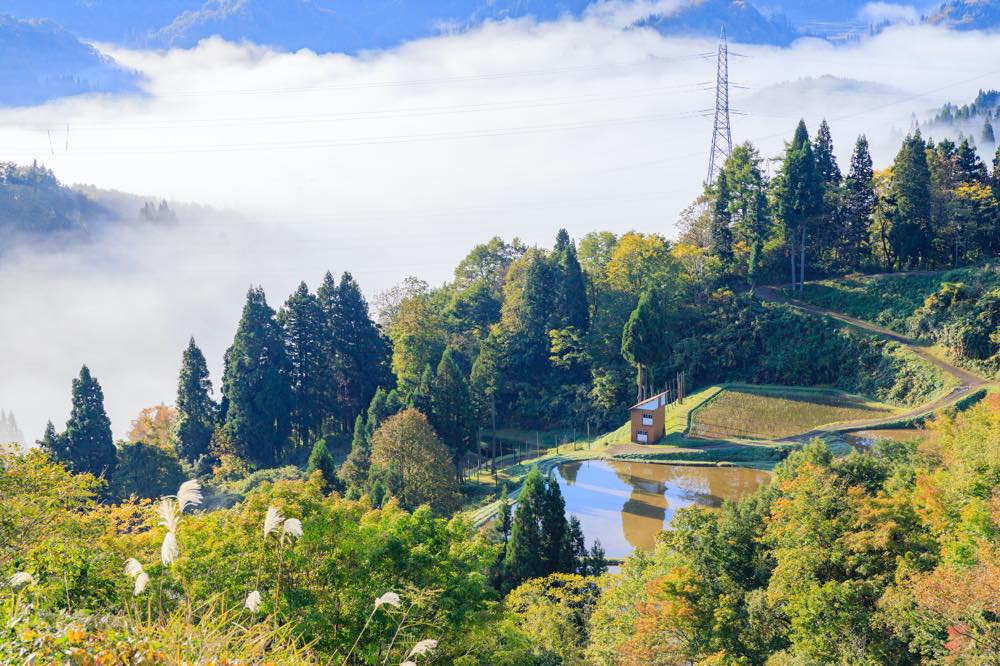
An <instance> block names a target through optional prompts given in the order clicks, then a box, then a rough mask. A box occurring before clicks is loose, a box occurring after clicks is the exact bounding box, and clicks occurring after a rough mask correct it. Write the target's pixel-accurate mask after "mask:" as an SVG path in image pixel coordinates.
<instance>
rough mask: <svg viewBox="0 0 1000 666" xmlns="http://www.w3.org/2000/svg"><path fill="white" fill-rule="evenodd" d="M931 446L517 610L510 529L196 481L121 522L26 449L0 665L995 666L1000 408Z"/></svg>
mask: <svg viewBox="0 0 1000 666" xmlns="http://www.w3.org/2000/svg"><path fill="white" fill-rule="evenodd" d="M930 430H931V433H932V435H933V436H931V437H928V438H927V439H926V440H925V441H924V442H923V443H921V444H920V445H917V444H915V443H893V442H888V441H885V442H880V443H879V444H877V445H876V446H875V447H874V449H873V450H872V451H871V452H870V453H866V454H860V453H853V454H851V455H849V456H846V457H843V458H834V457H832V456H831V454H830V452H829V450H828V449H827V448H826V447H825V445H823V444H821V443H814V444H811V445H809V446H807V447H806V448H804V449H802V450H800V451H796V452H793V453H792V454H791V455H790V456H789V457H788V459H787V460H786V461H785V462H783V463H781V464H780V465H779V466H778V467H777V469H776V472H775V475H774V478H773V481H772V483H771V484H770V485H768V486H766V487H764V488H762V489H761V490H759V491H758V492H757V493H755V494H753V495H751V496H748V497H744V498H743V499H741V500H740V501H738V502H734V503H726V504H725V505H724V506H723V508H722V509H721V510H709V509H702V508H691V509H685V510H682V511H680V512H679V513H678V516H677V517H676V518H675V520H674V523H673V526H674V530H672V531H671V532H665V533H663V534H662V535H661V538H660V540H659V545H658V546H657V548H656V549H655V551H653V552H651V553H641V552H640V553H636V554H635V555H633V556H632V557H630V558H629V559H628V560H627V561H626V562H625V564H624V565H623V567H622V570H621V573H618V574H600V575H596V576H594V575H590V574H591V573H592V572H591V571H589V570H588V569H587V568H586V567H584V568H583V569H581V570H580V572H577V573H570V572H564V571H565V570H563V572H559V571H558V569H560V568H562V567H561V565H556V564H552V565H551V566H552V567H554V568H555V569H556V570H557V573H552V574H545V572H544V571H542V570H539V571H538V572H537V574H538V575H541V576H542V577H540V578H533V579H530V580H527V582H525V583H524V584H523V585H520V586H518V587H516V588H515V589H513V590H512V591H511V592H510V593H509V594H508V595H507V596H506V598H505V599H504V600H501V597H500V596H499V594H498V593H497V592H496V591H495V589H494V588H493V587H491V585H490V584H489V578H490V575H491V572H492V571H495V567H496V564H497V561H498V560H497V557H498V554H499V552H501V548H502V546H501V545H500V543H501V540H502V538H503V535H504V533H505V530H504V529H503V528H494V527H489V528H485V529H484V530H482V531H481V532H479V533H477V531H476V530H474V529H472V527H471V524H470V523H469V522H467V521H465V520H463V519H461V518H455V519H451V520H447V519H444V518H435V517H434V516H433V513H432V512H431V511H430V510H429V509H426V508H423V509H418V510H416V511H414V512H412V513H411V512H408V511H405V510H403V509H402V508H400V507H399V505H398V504H397V503H396V502H395V501H393V502H389V503H387V504H386V505H384V506H383V507H382V508H374V507H372V505H371V504H370V501H369V499H368V498H367V497H365V498H362V499H361V500H359V501H353V500H346V499H342V498H341V497H339V496H338V495H337V494H332V495H327V494H325V493H324V491H323V487H324V483H323V480H322V473H321V472H317V473H316V474H315V475H314V476H313V477H311V478H310V479H308V480H301V481H283V482H279V483H275V484H273V485H272V484H264V485H262V486H261V487H259V488H258V489H256V490H254V491H253V492H252V493H251V494H250V495H249V496H248V497H247V499H246V500H245V501H244V502H242V503H240V504H239V505H237V506H235V507H233V508H231V509H227V510H216V511H209V512H202V511H200V510H199V508H198V506H199V503H200V502H201V501H202V498H201V497H200V495H201V493H200V492H199V489H198V487H197V485H196V484H195V485H192V484H190V483H185V484H184V485H183V486H182V487H181V488H180V490H179V491H177V492H176V497H173V498H167V499H165V500H163V501H162V502H160V503H158V505H154V504H152V503H149V502H128V503H125V504H121V505H103V504H99V503H96V502H95V497H96V495H95V492H96V491H97V490H98V486H99V482H98V481H96V480H95V479H94V478H93V477H91V476H89V475H86V474H83V475H72V474H70V473H68V472H66V471H65V470H64V469H63V468H62V467H60V466H59V465H58V464H55V463H52V462H50V461H49V460H48V459H47V458H46V456H45V454H44V453H42V452H39V451H34V452H30V453H28V454H26V455H4V456H3V458H2V463H0V506H3V507H4V509H5V510H4V513H3V516H2V520H0V574H2V579H3V580H4V581H5V584H4V585H3V586H2V587H0V627H2V629H0V631H2V632H3V634H2V636H0V660H3V661H4V662H7V663H27V662H30V661H32V660H34V661H35V662H41V663H50V662H51V663H73V664H81V663H95V662H94V661H93V660H95V659H102V660H103V661H101V662H99V663H151V664H173V663H178V662H179V661H181V660H187V661H188V662H189V663H204V664H207V663H210V660H214V661H211V663H258V662H263V661H269V662H272V663H275V664H309V663H329V662H330V661H331V660H332V661H333V662H334V663H351V664H376V663H378V664H383V663H400V662H402V661H405V660H407V659H409V660H410V661H412V662H414V663H417V664H423V663H442V664H460V665H462V666H472V665H474V664H484V665H485V664H524V665H528V664H537V665H541V664H559V663H562V664H595V665H604V664H608V665H611V664H624V665H633V664H635V665H638V664H664V665H668V664H669V665H672V664H690V663H696V664H704V665H709V664H732V665H736V664H771V665H784V664H819V663H822V664H844V665H847V664H851V665H855V664H872V665H873V666H874V665H875V664H935V663H941V664H944V663H969V664H973V663H983V664H985V663H994V662H995V661H996V660H997V659H1000V622H998V621H997V611H998V609H997V608H996V599H997V598H998V595H1000V582H998V575H997V571H998V569H1000V538H998V536H997V535H998V534H1000V513H998V511H997V507H996V498H995V490H994V489H995V488H996V487H997V485H998V482H1000V462H998V461H1000V399H998V397H997V396H995V395H993V396H990V397H988V398H986V400H985V401H984V402H982V403H980V404H978V405H976V406H974V407H972V408H971V409H969V410H968V411H966V412H962V413H959V414H956V415H953V416H944V417H941V418H939V419H936V420H935V421H933V422H932V424H931V425H930ZM530 485H532V487H533V488H534V490H533V491H532V492H533V496H534V497H535V498H537V499H536V500H532V501H530V502H529V501H527V500H526V501H525V511H524V512H521V515H515V516H514V517H513V519H512V520H510V519H504V520H502V521H500V522H501V523H503V522H505V521H507V520H510V522H508V524H509V525H511V531H510V532H508V533H507V537H506V538H508V539H511V540H512V541H513V540H518V539H522V540H523V539H524V538H525V536H524V535H525V533H524V532H523V530H526V529H529V527H528V526H529V525H530V524H531V523H530V521H529V518H528V516H529V515H530V512H531V511H537V512H539V513H541V514H546V515H551V514H550V513H549V509H548V508H546V507H549V506H554V505H551V503H549V500H544V499H543V498H545V497H549V496H550V495H548V494H547V493H550V492H551V486H552V485H553V484H546V483H544V482H543V479H542V477H541V476H538V475H536V476H535V477H534V480H533V481H532V482H531V484H530ZM546 487H548V488H549V490H545V489H546ZM532 504H533V505H534V506H536V507H537V509H533V510H529V508H528V507H529V506H530V505H532ZM536 525H540V523H536ZM532 529H534V528H532ZM569 531H570V533H572V529H570V530H569ZM518 532H520V534H519V535H517V533H518ZM538 534H539V536H538V537H528V538H529V541H530V540H531V539H535V538H541V536H542V535H545V534H547V533H545V532H542V533H538ZM546 543H549V542H546V541H544V540H543V541H542V542H541V545H540V546H538V547H537V548H535V549H534V551H532V549H531V548H525V547H524V545H522V546H518V548H517V549H515V550H517V551H523V552H529V553H530V552H535V553H536V554H541V555H542V557H543V559H542V560H538V561H537V562H536V563H535V564H531V562H532V561H533V560H531V559H530V558H529V559H528V560H526V562H528V563H529V566H548V565H545V564H544V562H546V561H547V560H545V559H544V557H547V556H546V555H544V554H545V553H553V554H554V555H553V557H557V558H558V557H563V556H562V555H558V553H559V552H563V551H561V550H560V548H557V545H556V543H555V542H552V544H551V546H548V545H545V544H546ZM513 552H514V551H513V550H511V549H508V550H507V553H508V555H507V557H508V559H509V558H510V557H512V553H513ZM565 552H567V555H566V556H565V557H570V558H572V557H573V555H572V553H573V552H574V551H573V548H572V547H570V548H569V550H567V551H565ZM550 561H552V562H555V561H556V560H550ZM522 565H523V563H522ZM550 570H551V569H550ZM415 649H416V650H417V651H416V652H414V650H415Z"/></svg>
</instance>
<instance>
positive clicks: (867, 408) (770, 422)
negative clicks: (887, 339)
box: [689, 385, 900, 440]
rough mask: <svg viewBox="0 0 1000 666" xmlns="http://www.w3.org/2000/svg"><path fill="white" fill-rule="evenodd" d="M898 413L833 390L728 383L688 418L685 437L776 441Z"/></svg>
mask: <svg viewBox="0 0 1000 666" xmlns="http://www.w3.org/2000/svg"><path fill="white" fill-rule="evenodd" d="M899 411H900V410H899V409H897V408H894V407H891V406H889V405H885V404H882V403H878V402H873V401H870V400H868V399H866V398H863V397H861V396H857V395H851V394H848V393H843V392H841V391H836V390H832V389H809V388H799V387H784V386H750V385H732V386H727V387H726V388H725V389H724V390H722V391H720V392H719V393H718V394H717V395H715V396H714V397H713V398H712V399H711V400H709V401H708V402H706V403H705V404H703V405H702V406H700V407H699V408H698V409H697V410H696V411H695V412H694V414H693V417H692V422H691V429H690V432H689V434H690V436H691V437H698V438H707V439H751V440H760V439H765V440H777V439H783V438H786V437H792V436H794V435H799V434H801V433H803V432H807V431H809V430H812V429H813V428H816V427H817V426H821V425H825V424H831V423H838V422H849V421H865V420H870V419H876V418H882V417H887V416H892V415H893V414H896V413H898V412H899Z"/></svg>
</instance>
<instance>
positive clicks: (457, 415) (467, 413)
mask: <svg viewBox="0 0 1000 666" xmlns="http://www.w3.org/2000/svg"><path fill="white" fill-rule="evenodd" d="M430 414H431V416H430V421H431V425H433V426H434V430H435V431H437V434H438V436H439V437H440V438H441V440H442V441H443V442H444V444H445V446H447V447H448V450H449V451H450V452H451V455H452V458H453V460H454V461H455V468H456V469H457V470H458V474H459V475H461V473H462V469H463V467H464V466H465V456H466V454H467V453H468V452H470V451H472V450H473V449H474V448H475V443H476V411H475V408H474V406H473V402H472V392H471V391H470V390H469V382H468V380H467V379H466V377H465V373H464V372H462V368H461V367H460V366H459V364H458V361H457V360H455V353H454V351H453V350H452V349H451V348H450V347H449V348H448V349H445V351H444V354H442V355H441V362H440V363H438V367H437V373H435V376H434V383H433V391H432V395H431V411H430Z"/></svg>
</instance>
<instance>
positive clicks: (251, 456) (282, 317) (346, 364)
mask: <svg viewBox="0 0 1000 666" xmlns="http://www.w3.org/2000/svg"><path fill="white" fill-rule="evenodd" d="M389 359H390V347H389V343H388V341H387V340H386V339H385V337H384V336H383V335H382V333H381V331H380V330H379V328H378V326H377V325H376V324H375V323H374V322H373V321H372V320H371V318H370V316H369V314H368V305H367V303H366V301H365V299H364V297H363V295H362V294H361V290H360V288H359V287H358V285H357V282H356V281H355V280H354V278H353V277H352V276H351V275H350V274H348V273H345V274H344V275H343V277H341V279H340V281H339V282H338V281H337V280H335V279H334V278H333V276H332V275H331V274H329V273H327V275H326V277H325V278H324V280H323V283H322V285H321V286H320V288H319V289H318V290H317V292H316V293H315V294H313V293H311V292H310V291H309V290H308V288H307V287H306V285H305V284H302V285H300V286H299V288H298V289H297V290H296V292H295V293H294V294H292V295H291V296H290V297H289V298H288V300H287V301H286V303H285V305H284V307H282V308H281V309H280V311H278V312H275V311H274V310H273V309H272V308H271V307H270V306H269V305H268V303H267V300H266V298H265V296H264V292H263V290H262V289H260V288H257V287H254V288H251V289H250V290H249V292H248V293H247V300H246V304H245V305H244V308H243V314H242V316H241V318H240V322H239V325H238V327H237V331H236V335H235V337H234V339H233V343H232V345H231V346H230V347H229V349H228V350H227V351H226V355H225V370H224V374H223V378H222V399H221V400H220V401H218V402H216V401H215V399H214V397H213V387H212V382H211V378H210V377H209V371H208V365H207V363H206V361H205V357H204V355H203V354H202V352H201V350H200V349H199V348H198V346H197V345H196V344H195V341H194V339H193V338H192V339H191V341H190V342H189V344H188V347H187V349H185V351H184V353H183V356H182V361H181V369H180V375H179V378H178V385H177V397H176V411H175V412H173V413H171V414H170V415H169V420H170V424H169V425H168V426H167V427H166V430H168V431H169V432H168V433H167V434H166V435H164V436H161V437H159V438H157V439H158V440H159V441H156V442H152V441H147V442H146V443H149V444H159V445H160V447H161V448H164V447H170V448H173V449H174V450H175V451H176V453H177V455H178V456H179V457H180V458H181V459H182V460H184V461H186V462H188V463H190V464H192V465H194V466H195V468H196V469H199V470H201V471H203V472H204V471H205V467H206V465H210V464H211V463H213V462H217V461H218V460H219V459H220V457H222V456H226V455H231V456H236V457H238V458H239V459H241V460H243V461H246V462H247V463H250V464H251V465H254V466H257V467H268V466H274V465H276V464H278V463H280V462H283V461H286V460H287V459H288V457H289V456H291V455H293V454H294V452H295V451H296V449H298V448H301V447H305V446H310V445H312V444H313V443H314V442H315V441H317V440H319V439H321V438H322V436H324V435H326V434H336V433H345V432H346V433H350V432H351V431H352V428H353V426H354V422H355V420H356V418H357V416H358V415H359V414H360V413H361V412H362V411H364V410H365V409H367V407H368V404H369V402H370V401H371V399H372V397H373V396H374V394H375V390H376V389H377V388H378V387H379V386H382V385H389V384H390V383H391V377H390V370H389ZM163 429H164V428H160V430H163ZM147 434H148V433H147ZM144 438H145V439H147V440H148V439H149V437H144ZM40 444H41V445H42V446H43V448H45V449H46V450H48V451H49V452H51V453H52V454H53V456H54V457H55V458H56V459H57V460H60V461H63V462H68V463H69V464H71V466H72V467H73V469H74V470H76V471H78V472H89V473H91V474H94V475H95V476H102V475H103V476H106V477H109V476H110V475H111V474H112V473H113V471H114V468H115V465H116V450H115V445H114V443H113V440H112V435H111V424H110V420H109V419H108V416H107V413H106V412H105V410H104V395H103V392H102V389H101V386H100V384H99V383H98V381H97V380H96V379H95V378H94V377H93V376H92V375H91V373H90V370H89V369H88V368H87V367H86V366H84V367H83V369H82V370H81V372H80V376H79V378H77V379H75V380H74V381H73V385H72V411H71V414H70V418H69V421H68V422H67V424H66V430H65V431H64V432H61V433H57V432H56V430H55V428H54V426H53V424H52V423H51V422H50V423H49V424H48V425H47V427H46V431H45V435H44V437H43V439H42V440H41V441H40Z"/></svg>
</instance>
